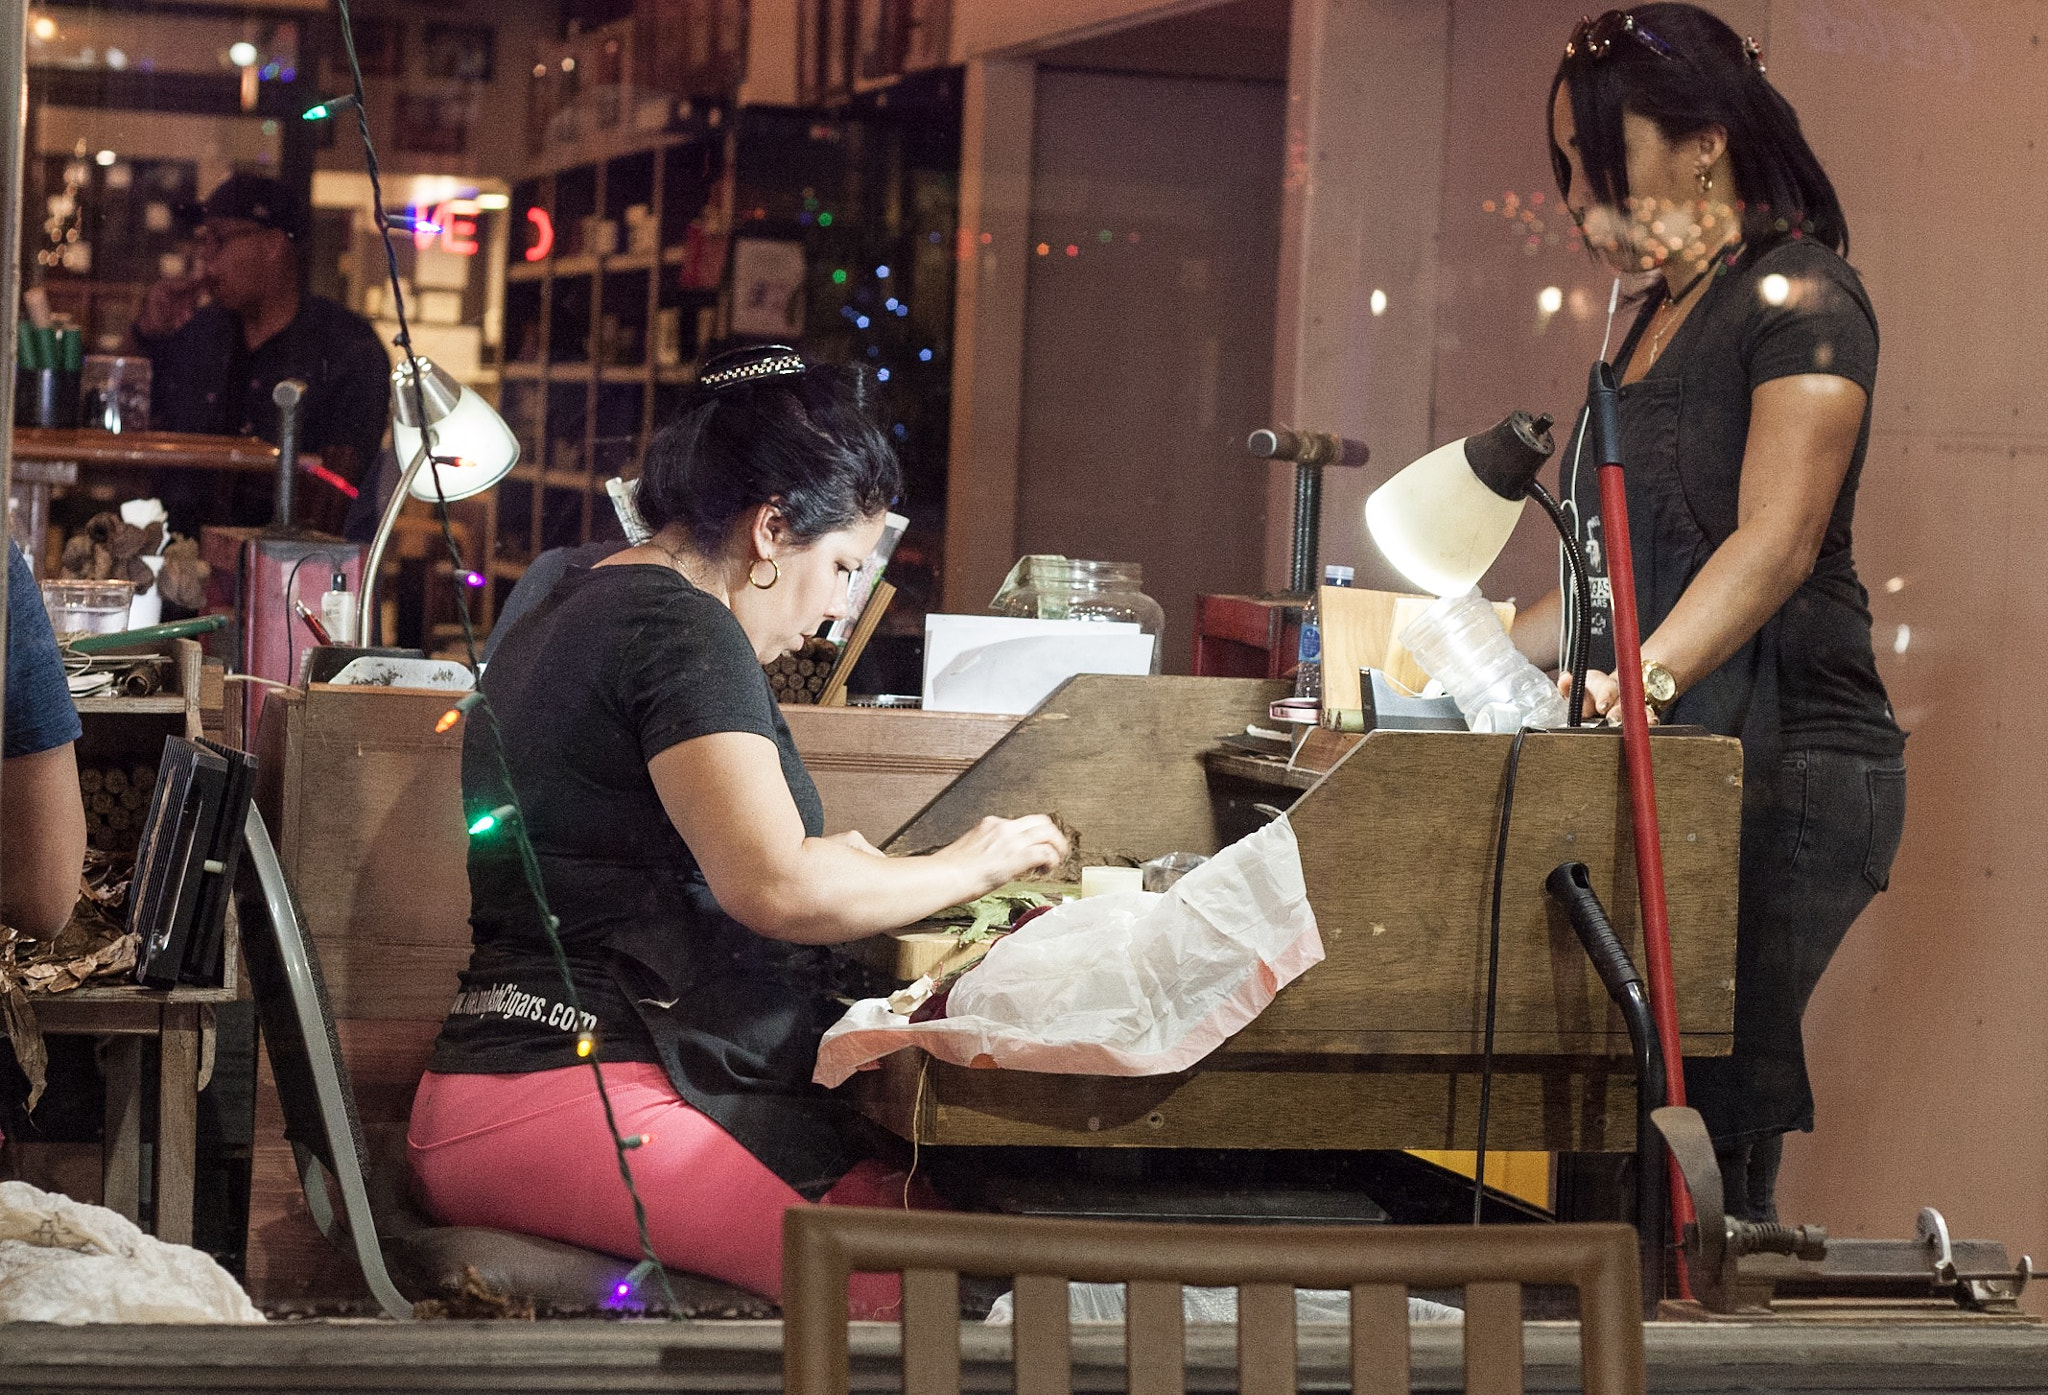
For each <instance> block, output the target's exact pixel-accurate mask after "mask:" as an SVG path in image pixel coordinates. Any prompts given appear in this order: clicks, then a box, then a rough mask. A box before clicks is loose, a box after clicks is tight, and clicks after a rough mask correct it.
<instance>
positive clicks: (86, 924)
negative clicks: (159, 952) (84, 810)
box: [0, 849, 141, 1109]
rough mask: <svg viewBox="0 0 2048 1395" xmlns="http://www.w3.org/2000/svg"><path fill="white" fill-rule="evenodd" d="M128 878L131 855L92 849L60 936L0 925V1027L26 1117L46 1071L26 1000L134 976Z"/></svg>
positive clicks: (135, 944)
mask: <svg viewBox="0 0 2048 1395" xmlns="http://www.w3.org/2000/svg"><path fill="white" fill-rule="evenodd" d="M134 875H135V856H134V854H133V853H119V852H114V853H110V852H105V851H101V850H99V849H93V850H91V851H88V852H87V853H86V855H85V874H84V876H83V877H81V878H80V881H79V892H78V904H77V905H76V906H74V907H73V908H72V911H71V919H70V921H69V922H68V923H67V924H66V925H65V926H64V928H63V929H62V930H59V931H58V932H57V933H56V934H55V935H53V936H51V937H50V938H49V939H47V940H32V939H30V938H28V937H27V936H25V935H23V934H22V933H21V932H20V931H18V930H16V929H15V928H14V927H13V926H11V925H0V1026H4V1027H5V1029H6V1032H7V1039H8V1040H9V1041H10V1042H11V1043H12V1044H13V1046H14V1055H15V1058H16V1060H17V1061H18V1062H19V1063H20V1066H21V1073H22V1074H23V1075H25V1076H27V1077H28V1084H29V1094H28V1107H29V1108H30V1109H34V1108H35V1106H36V1101H38V1100H39V1099H41V1098H42V1094H43V1084H44V1078H45V1068H46V1067H47V1065H48V1063H49V1053H48V1052H47V1051H46V1050H45V1049H44V1046H43V1032H42V1028H41V1026H40V1025H38V1023H37V1022H36V1014H35V1006H34V999H33V998H32V997H31V995H32V994H41V995H45V996H47V995H49V994H53V993H67V992H70V991H71V990H72V989H75V988H81V987H83V986H84V985H85V984H87V983H89V982H91V981H92V980H94V979H115V978H123V977H125V976H126V975H128V974H129V973H131V972H132V971H133V970H134V968H135V959H136V955H137V953H138V951H139V949H140V946H141V938H140V937H139V936H137V935H134V934H131V933H130V932H129V931H128V930H127V929H126V928H125V922H126V920H127V914H128V886H129V883H130V881H131V880H132V879H133V878H134Z"/></svg>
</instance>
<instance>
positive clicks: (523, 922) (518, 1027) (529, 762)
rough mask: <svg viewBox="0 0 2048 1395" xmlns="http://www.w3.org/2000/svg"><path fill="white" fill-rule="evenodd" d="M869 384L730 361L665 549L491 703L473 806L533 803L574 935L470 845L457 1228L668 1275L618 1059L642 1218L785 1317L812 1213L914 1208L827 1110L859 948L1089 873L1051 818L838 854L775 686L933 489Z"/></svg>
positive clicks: (434, 1176) (416, 1145) (525, 818)
mask: <svg viewBox="0 0 2048 1395" xmlns="http://www.w3.org/2000/svg"><path fill="white" fill-rule="evenodd" d="M869 382H870V380H869V379H868V378H867V377H866V376H865V375H864V374H862V373H861V372H860V371H859V370H858V369H853V368H840V367H835V366H828V365H807V364H805V362H804V361H803V359H802V358H801V357H799V356H798V355H797V354H796V352H795V351H794V350H791V349H788V348H784V347H781V346H779V345H771V346H766V347H764V348H760V349H749V350H739V351H735V352H734V353H732V354H728V355H723V356H721V357H720V358H716V359H713V360H712V361H711V362H710V363H709V364H707V365H706V367H705V371H704V373H703V375H702V377H701V378H700V379H699V382H698V385H697V388H696V390H695V391H694V393H693V395H692V397H691V398H690V400H688V401H687V402H685V404H684V406H683V411H682V413H681V415H680V416H679V417H678V418H677V419H676V421H675V422H674V423H673V424H671V425H670V426H669V427H667V428H666V429H665V430H664V431H663V432H662V433H661V435H660V436H659V437H657V438H656V440H655V441H654V443H653V445H652V447H651V448H650V449H649V451H648V457H647V465H646V469H645V471H644V472H643V474H642V476H641V480H640V490H639V495H638V504H639V508H640V512H641V514H642V516H643V517H644V518H645V520H646V522H647V524H648V526H650V527H651V528H653V529H654V536H653V537H652V538H651V539H649V540H648V541H647V542H645V543H643V544H641V545H639V546H637V547H630V548H627V549H625V550H624V551H622V552H618V553H615V554H613V555H612V556H610V557H608V558H606V559H605V560H604V561H602V562H600V563H598V564H597V565H596V566H594V567H588V568H581V569H575V570H571V571H570V572H568V573H567V574H566V575H565V576H564V577H563V578H562V579H561V580H560V581H558V582H557V583H556V584H555V586H554V588H553V589H552V590H551V591H550V592H549V593H548V594H547V596H546V597H545V598H544V599H542V600H541V601H540V603H539V604H538V605H536V606H535V607H534V608H533V609H532V610H530V611H528V612H527V613H526V614H525V615H524V616H522V617H521V618H520V619H519V621H518V622H517V623H516V624H515V625H513V626H512V628H511V630H510V632H509V633H508V634H507V635H506V636H505V640H504V643H503V644H502V645H500V646H499V648H498V651H497V656H496V657H495V658H494V659H493V660H492V661H491V663H490V666H489V668H488V670H487V671H486V672H485V674H484V677H483V682H482V690H483V692H484V694H485V696H486V697H487V698H488V699H489V705H488V706H487V707H485V708H483V709H480V710H479V711H478V712H476V713H475V714H474V715H473V716H472V717H471V719H470V721H469V723H468V727H467V731H466V733H465V739H464V742H463V750H462V789H463V798H464V801H465V802H466V803H467V805H468V806H469V808H470V810H471V812H472V814H475V813H478V812H481V811H485V810H490V809H492V808H494V807H497V806H499V805H500V804H501V803H505V802H509V800H508V792H507V789H506V786H507V783H508V781H509V784H510V786H511V792H512V793H515V794H516V795H517V798H518V803H519V806H520V807H519V813H518V814H517V815H516V816H515V817H516V819H517V821H518V823H519V824H522V825H523V826H524V830H525V834H526V836H527V837H528V839H530V841H531V846H532V851H533V854H534V857H535V860H536V863H537V867H538V872H539V877H540V881H541V884H542V886H543V888H544V890H545V893H546V895H547V898H548V903H549V904H548V906H546V907H542V906H541V905H539V904H538V903H537V902H536V900H535V897H534V894H533V890H532V888H531V886H530V885H529V882H528V880H527V869H526V866H525V865H524V863H523V861H522V857H521V852H520V849H519V847H518V845H517V843H516V842H515V841H514V838H513V837H512V836H511V835H510V831H509V830H506V831H501V832H498V833H495V834H490V835H486V836H483V837H479V838H477V839H476V840H475V841H473V842H472V843H471V846H470V854H469V884H470V903H471V910H470V924H471V927H472V938H473V940H474V942H475V951H474V953H473V954H472V956H471V959H470V965H469V968H468V969H467V970H466V971H465V972H464V973H463V975H462V980H461V990H460V992H459V993H458V994H457V996H456V999H455V1005H454V1007H453V1009H452V1010H451V1011H450V1013H449V1015H448V1020H447V1023H446V1025H445V1026H444V1027H443V1028H442V1029H441V1036H440V1039H439V1040H438V1041H437V1042H436V1043H435V1047H434V1055H433V1059H432V1061H431V1062H430V1063H429V1067H428V1072H427V1076H426V1078H425V1080H423V1081H422V1082H421V1084H420V1090H419V1094H418V1096H417V1098H416V1100H415V1102H414V1105H413V1110H412V1123H411V1128H410V1130H409V1134H408V1144H409V1150H408V1151H409V1153H410V1155H411V1159H412V1165H413V1173H414V1177H415V1180H416V1182H417V1184H418V1190H419V1193H420V1198H421V1200H422V1201H423V1202H424V1203H425V1205H426V1207H427V1209H428V1210H429V1211H431V1212H432V1213H433V1214H434V1215H435V1216H436V1217H437V1218H438V1219H440V1220H441V1221H442V1222H443V1223H445V1224H449V1225H472V1226H488V1227H492V1228H496V1229H501V1230H513V1231H520V1232H523V1233H526V1234H531V1235H540V1236H544V1237H547V1238H549V1239H554V1240H561V1241H565V1242H567V1243H569V1244H573V1245H580V1246H583V1247H585V1248H587V1249H594V1250H602V1251H605V1252H608V1253H611V1254H615V1255H622V1256H632V1255H637V1253H638V1252H639V1240H638V1235H637V1229H636V1225H635V1221H634V1214H633V1208H632V1206H631V1203H630V1201H629V1199H628V1197H627V1194H626V1191H625V1188H624V1187H623V1186H622V1185H621V1183H620V1179H619V1171H618V1163H617V1161H616V1160H615V1158H614V1154H613V1145H612V1137H611V1133H610V1131H609V1130H608V1129H607V1127H606V1122H605V1112H604V1106H603V1105H602V1104H601V1103H600V1101H599V1098H598V1094H597V1089H596V1085H595V1082H594V1081H593V1079H592V1071H591V1062H590V1060H589V1059H586V1057H588V1056H591V1055H594V1058H595V1061H596V1062H597V1064H598V1066H599V1068H600V1069H601V1070H602V1072H603V1075H604V1079H605V1084H606V1090H607V1093H608V1095H609V1098H610V1107H611V1109H612V1110H613V1111H614V1112H615V1113H616V1116H617V1122H618V1130H619V1133H620V1134H621V1135H622V1136H624V1137H626V1138H633V1137H635V1136H636V1135H637V1136H639V1137H640V1138H641V1139H642V1141H641V1143H640V1144H639V1146H637V1147H636V1148H635V1149H634V1150H633V1152H632V1154H631V1157H632V1166H633V1175H634V1179H635V1183H636V1188H637V1190H638V1192H639V1195H640V1198H641V1200H642V1201H643V1202H644V1203H645V1204H646V1224H647V1231H648V1234H649V1236H650V1238H651V1241H652V1244H653V1247H654V1250H655V1252H656V1253H657V1254H658V1255H659V1256H660V1257H661V1259H662V1262H663V1263H665V1264H667V1265H669V1266H671V1267H673V1268H678V1269H686V1270H691V1271H693V1272H696V1273H699V1274H708V1275H711V1276H713V1277H715V1278H719V1279H722V1280H724V1281H726V1282H728V1283H733V1284H738V1285H740V1286H742V1287H745V1288H749V1289H752V1290H754V1291H755V1292H757V1293H760V1294H763V1295H765V1296H767V1297H770V1298H776V1297H779V1295H780V1291H781V1284H782V1216H783V1213H784V1212H785V1211H786V1210H788V1209H789V1208H790V1207H792V1206H800V1205H802V1204H804V1203H805V1202H808V1201H817V1202H824V1203H827V1204H848V1205H890V1206H901V1205H904V1204H905V1203H906V1199H907V1198H908V1196H909V1195H910V1190H909V1187H908V1185H907V1184H906V1182H905V1179H904V1178H903V1176H902V1174H901V1173H897V1174H894V1175H893V1176H892V1175H890V1174H889V1173H888V1172H887V1171H886V1169H884V1168H883V1167H881V1166H880V1165H879V1163H878V1162H877V1161H876V1159H875V1158H874V1157H872V1156H869V1155H867V1154H866V1150H865V1148H864V1146H863V1144H864V1142H865V1140H864V1137H863V1134H862V1132H861V1131H860V1129H859V1128H858V1127H857V1122H858V1121H857V1120H855V1119H854V1118H853V1117H852V1116H851V1113H850V1111H849V1110H848V1109H847V1108H846V1106H845V1105H844V1103H843V1102H842V1101H840V1100H839V1099H837V1098H835V1097H834V1096H832V1095H830V1094H828V1093H827V1092H826V1091H824V1090H822V1089H820V1088H818V1087H817V1086H815V1085H813V1084H812V1083H811V1072H812V1068H813V1067H814V1065H815V1064H816V1061H817V1053H818V1039H819V1037H820V1036H821V1035H822V1034H823V1032H824V1030H825V1028H826V1027H828V1026H829V1025H831V1023H832V1022H833V1020H834V1019H836V1018H837V1017H838V1016H839V1014H840V1013H841V1012H842V1011H843V1008H842V1007H841V1006H840V1004H839V1003H837V1002H835V1001H834V1000H833V996H832V995H833V994H834V992H835V991H837V989H838V987H839V973H838V969H839V966H838V965H837V964H836V962H835V960H834V957H833V955H832V953H831V951H830V949H829V947H830V946H833V945H837V944H843V943H845V942H847V941H851V940H856V939H860V938H862V937H865V936H868V935H873V934H875V933H876V932H878V931H882V930H887V929H892V928H894V927H896V926H899V925H907V924H910V923H912V922H914V921H917V920H919V919H922V918H923V917H924V916H926V915H929V914H930V913H931V912H933V911H935V910H938V909H940V908H942V907H944V906H949V905H953V904H955V903H957V902H962V901H969V900H972V899H974V898H975V897H977V896H980V895H981V894H983V893H984V892H987V891H991V890H993V889H994V888H996V887H998V886H1001V885H1002V884H1003V883H1005V882H1007V881H1011V880H1013V879H1015V878H1018V877H1022V876H1025V875H1028V874H1029V873H1031V872H1033V871H1036V870H1039V869H1044V868H1050V867H1053V866H1056V865H1057V864H1058V863H1059V861H1060V859H1061V858H1062V857H1064V856H1065V854H1066V851H1067V843H1066V839H1065V838H1064V837H1063V836H1062V835H1061V834H1060V832H1059V831H1058V829H1057V828H1055V827H1054V825H1053V823H1052V822H1051V820H1049V819H1047V818H1045V817H1043V816H1032V817H1029V818H1022V819H996V818H990V819H984V820H983V821H982V822H981V824H980V825H979V826H977V827H976V828H975V829H973V830H972V831H970V832H969V833H967V834H966V835H965V836H964V837H962V838H961V839H960V840H959V841H958V842H955V843H953V844H952V845H950V846H948V847H945V848H942V849H940V850H939V851H937V852H935V853H932V854H929V855H928V856H921V857H885V856H883V855H882V854H881V853H879V852H877V851H876V850H875V849H874V848H872V847H870V846H869V845H868V844H867V843H866V842H865V841H864V840H863V839H862V838H861V836H860V835H859V834H858V833H845V834H840V835H839V836H837V837H832V838H826V837H822V836H821V834H822V833H823V831H824V814H823V810H822V808H821V806H820V804H819V801H818V791H817V787H816V786H815V785H813V784H812V783H811V778H810V776H809V775H808V774H807V773H806V772H805V770H804V766H803V762H802V760H801V759H799V758H798V756H797V752H796V747H795V745H794V744H793V743H792V741H791V739H790V733H789V728H788V726H787V725H786V724H785V723H784V722H783V720H782V715H781V713H780V711H779V710H778V709H777V707H776V705H775V701H774V698H773V697H772V696H771V694H770V692H769V688H768V679H767V676H766V675H765V674H764V673H763V672H762V668H761V665H762V664H764V663H766V662H768V661H770V660H773V659H775V658H778V657H780V656H781V655H783V654H785V653H789V652H790V651H792V650H795V649H796V648H798V647H799V646H800V645H801V644H802V643H803V641H804V636H806V635H808V634H810V633H811V632H812V631H814V630H816V629H817V627H818V625H819V624H820V623H821V622H822V621H824V620H827V619H832V618H835V617H838V616H842V615H844V614H846V612H847V606H848V600H847V582H848V580H849V578H850V577H851V576H852V575H853V573H854V571H855V570H856V569H857V568H859V566H860V565H861V563H862V561H863V560H864V559H865V558H866V557H867V555H868V554H869V553H870V552H871V551H873V549H874V546H875V542H876V540H877V538H879V537H880V535H881V531H882V521H883V515H884V514H885V512H886V511H887V509H888V507H889V504H890V502H891V500H892V499H894V497H895V495H896V493H897V491H898V489H899V488H900V482H901V481H900V475H899V471H898V467H897V463H896V455H895V452H894V450H893V449H892V448H891V446H890V444H889V441H888V438H887V437H886V436H885V435H884V434H883V433H882V430H881V428H880V427H879V426H878V425H877V424H876V422H875V421H874V416H873V411H872V404H871V402H870V400H869V393H870V387H869ZM494 728H495V731H494ZM546 911H552V913H553V914H554V916H556V917H557V918H558V930H557V936H558V939H559V945H560V949H561V951H562V953H563V954H564V955H565V956H566V961H567V966H568V970H569V971H570V972H571V973H572V974H573V977H574V981H575V985H576V996H575V999H574V1000H573V1001H572V1000H571V999H570V998H569V997H568V995H567V994H565V993H564V991H563V985H562V977H561V974H562V971H561V969H560V968H558V965H557V960H556V956H555V945H554V944H553V943H551V937H550V936H549V935H548V934H547V933H546V930H545V928H544V925H543V919H542V917H543V914H544V913H545V912H546ZM586 1034H588V1035H587V1036H586ZM579 1038H581V1040H579ZM896 1301H897V1283H896V1280H895V1278H894V1276H890V1275H876V1274H863V1275H858V1276H856V1277H855V1279H854V1281H853V1284H852V1286H851V1302H852V1305H853V1312H854V1315H855V1316H857V1317H875V1316H883V1315H887V1314H888V1313H889V1311H890V1310H891V1308H892V1307H893V1306H894V1304H895V1303H896Z"/></svg>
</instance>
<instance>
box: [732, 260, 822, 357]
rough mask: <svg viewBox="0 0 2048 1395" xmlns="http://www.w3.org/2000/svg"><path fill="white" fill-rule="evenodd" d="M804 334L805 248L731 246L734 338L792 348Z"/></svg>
mask: <svg viewBox="0 0 2048 1395" xmlns="http://www.w3.org/2000/svg"><path fill="white" fill-rule="evenodd" d="M803 331H804V245H803V244H802V243H801V242H789V241H784V240H782V239H779V238H767V237H737V238H734V239H733V243H732V332H733V333H734V334H736V335H738V336H740V337H741V338H745V339H770V340H781V341H783V342H794V341H795V340H796V338H797V337H798V336H799V335H801V334H802V333H803Z"/></svg>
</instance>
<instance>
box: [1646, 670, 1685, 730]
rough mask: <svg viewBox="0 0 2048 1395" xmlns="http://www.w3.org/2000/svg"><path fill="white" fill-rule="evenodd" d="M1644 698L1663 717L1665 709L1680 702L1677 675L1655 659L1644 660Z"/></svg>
mask: <svg viewBox="0 0 2048 1395" xmlns="http://www.w3.org/2000/svg"><path fill="white" fill-rule="evenodd" d="M1643 697H1644V698H1645V699H1646V700H1647V701H1648V702H1649V704H1650V706H1651V707H1652V708H1654V709H1655V710H1656V712H1657V715H1658V716H1660V717H1661V716H1663V715H1664V711H1665V709H1666V708H1668V707H1670V706H1671V704H1672V703H1674V702H1676V701H1678V678H1677V675H1675V674H1673V673H1672V672H1671V670H1670V669H1668V668H1666V667H1664V665H1662V664H1660V663H1658V662H1657V661H1656V660H1655V659H1645V660H1643Z"/></svg>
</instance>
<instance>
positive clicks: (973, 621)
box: [924, 615, 1153, 713]
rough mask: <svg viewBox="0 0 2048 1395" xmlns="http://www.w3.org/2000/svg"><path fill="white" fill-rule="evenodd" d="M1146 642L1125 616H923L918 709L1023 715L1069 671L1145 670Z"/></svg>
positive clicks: (1148, 658)
mask: <svg viewBox="0 0 2048 1395" xmlns="http://www.w3.org/2000/svg"><path fill="white" fill-rule="evenodd" d="M1152 643H1153V639H1152V636H1151V635H1148V634H1145V633H1143V632H1141V631H1140V630H1139V629H1138V627H1137V626H1136V625H1135V624H1132V623H1130V622H1128V621H1105V620H1025V619H1016V618H1013V617H1010V616H1004V615H928V616H926V617H925V622H924V706H925V710H927V711H930V712H1007V713H1024V712H1029V711H1031V709H1032V708H1034V707H1036V706H1038V704H1039V703H1041V702H1043V701H1044V700H1045V698H1046V695H1047V694H1048V693H1050V692H1052V690H1053V689H1054V688H1057V687H1058V686H1059V685H1060V684H1062V683H1064V682H1066V681H1067V680H1068V679H1069V678H1072V677H1073V676H1074V675H1075V674H1077V673H1122V674H1146V673H1150V672H1151V671H1152Z"/></svg>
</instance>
